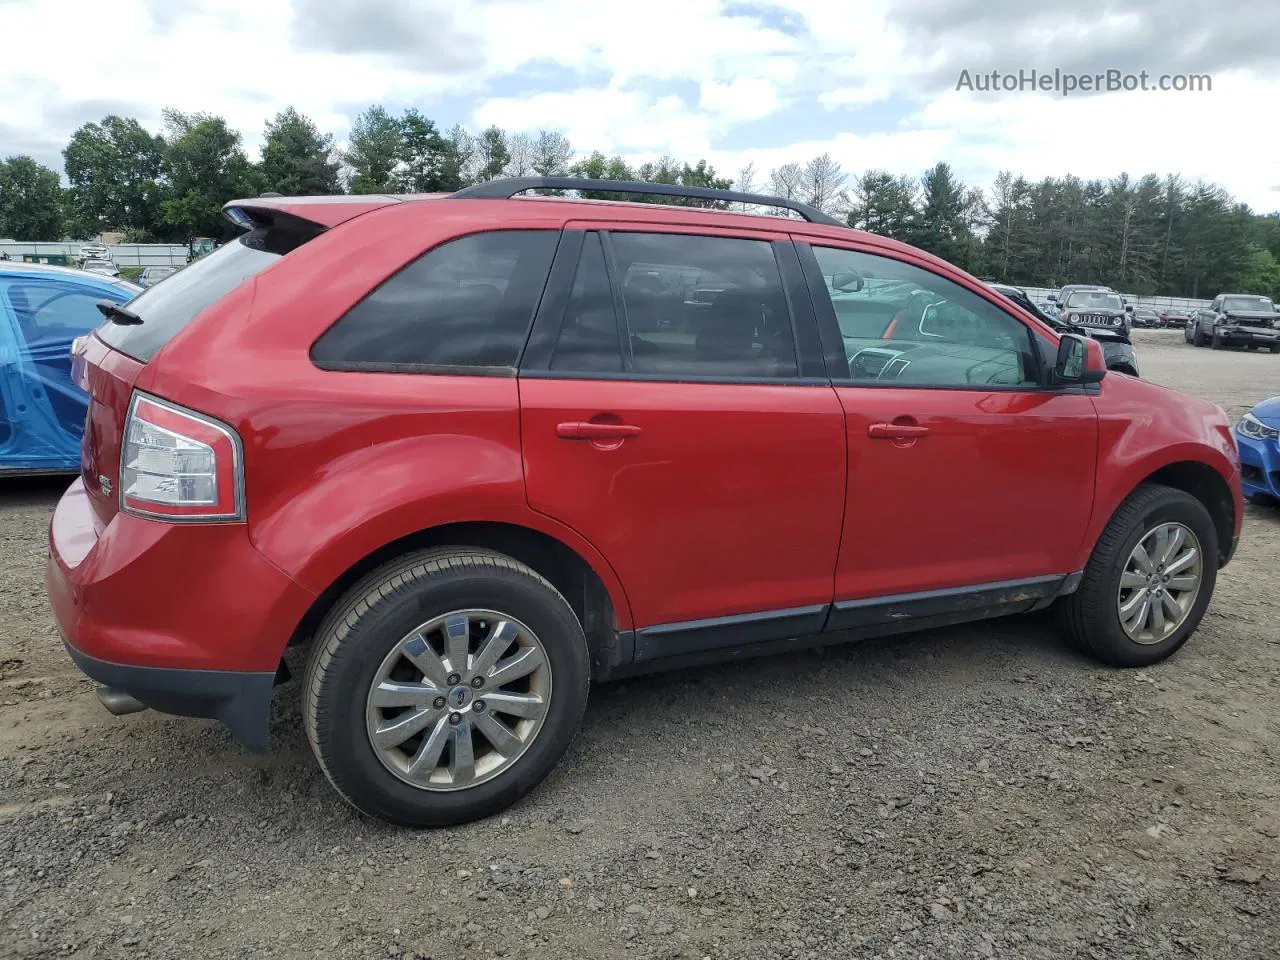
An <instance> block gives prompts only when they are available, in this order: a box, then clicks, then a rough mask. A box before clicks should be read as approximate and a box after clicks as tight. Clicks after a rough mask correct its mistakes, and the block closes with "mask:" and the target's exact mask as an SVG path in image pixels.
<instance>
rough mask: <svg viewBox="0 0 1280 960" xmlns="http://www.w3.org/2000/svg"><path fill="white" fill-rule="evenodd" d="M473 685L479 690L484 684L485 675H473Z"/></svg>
mask: <svg viewBox="0 0 1280 960" xmlns="http://www.w3.org/2000/svg"><path fill="white" fill-rule="evenodd" d="M471 685H472V686H473V687H475V688H476V689H477V690H479V689H480V688H481V687H483V686H484V677H472V679H471Z"/></svg>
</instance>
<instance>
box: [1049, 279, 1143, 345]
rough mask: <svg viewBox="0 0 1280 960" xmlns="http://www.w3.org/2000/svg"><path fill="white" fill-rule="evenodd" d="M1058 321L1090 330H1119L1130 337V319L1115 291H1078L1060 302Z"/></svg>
mask: <svg viewBox="0 0 1280 960" xmlns="http://www.w3.org/2000/svg"><path fill="white" fill-rule="evenodd" d="M1058 319H1059V320H1062V321H1064V322H1066V323H1069V324H1072V325H1073V326H1077V327H1087V328H1088V329H1090V330H1117V331H1119V332H1121V333H1123V334H1124V335H1125V337H1126V338H1127V337H1128V336H1129V317H1128V314H1126V313H1125V310H1124V302H1123V301H1122V300H1121V299H1120V294H1118V293H1116V292H1115V291H1114V290H1104V289H1102V288H1101V287H1099V288H1095V289H1076V290H1073V291H1071V292H1070V293H1068V294H1067V295H1066V297H1065V298H1064V299H1062V300H1060V301H1059V311H1058Z"/></svg>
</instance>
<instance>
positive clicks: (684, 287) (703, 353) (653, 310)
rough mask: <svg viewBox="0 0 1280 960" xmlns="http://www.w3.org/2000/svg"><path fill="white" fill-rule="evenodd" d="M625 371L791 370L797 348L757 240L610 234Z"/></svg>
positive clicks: (726, 373) (774, 266)
mask: <svg viewBox="0 0 1280 960" xmlns="http://www.w3.org/2000/svg"><path fill="white" fill-rule="evenodd" d="M611 242H612V244H613V251H614V259H615V261H616V265H617V271H618V276H619V277H620V278H621V282H622V295H623V300H624V302H625V304H626V311H627V323H628V332H629V336H630V347H631V356H632V369H633V370H634V371H635V372H636V373H645V374H659V375H667V376H673V377H681V376H709V377H734V378H736V377H753V378H754V377H761V378H776V377H794V376H796V346H795V338H794V336H793V333H792V329H791V318H790V314H789V311H788V308H787V298H786V294H785V293H784V292H783V287H782V279H781V276H780V274H779V272H778V263H777V260H776V259H775V258H774V255H773V247H772V246H771V245H770V244H769V243H768V242H767V241H763V240H738V239H733V238H728V237H700V236H688V235H682V234H670V233H617V234H611Z"/></svg>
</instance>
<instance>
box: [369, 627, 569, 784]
mask: <svg viewBox="0 0 1280 960" xmlns="http://www.w3.org/2000/svg"><path fill="white" fill-rule="evenodd" d="M550 702H551V665H550V663H549V661H548V658H547V652H546V649H545V648H544V647H543V645H542V642H541V641H540V640H539V639H538V637H537V635H536V634H535V633H534V632H533V631H532V630H530V629H529V628H528V627H527V626H525V625H524V624H523V623H521V622H520V621H518V620H516V619H515V618H514V617H510V616H507V615H506V614H503V613H499V612H497V611H494V610H456V611H453V612H450V613H446V614H443V615H441V616H438V617H435V618H433V619H431V620H429V621H427V622H426V623H424V624H422V625H421V626H419V627H417V628H415V629H414V630H412V631H410V632H409V633H408V634H407V635H406V636H404V637H403V638H401V640H400V641H399V642H398V643H397V644H396V645H395V646H394V647H393V648H392V649H391V652H390V653H388V654H387V656H386V657H385V658H384V659H383V661H382V663H381V665H380V666H379V667H378V670H377V672H376V673H375V674H374V677H373V682H372V683H371V685H370V687H369V692H368V696H367V700H366V707H365V725H366V729H367V731H368V735H369V742H370V744H371V745H372V746H373V749H374V752H375V753H376V754H377V756H378V759H379V760H380V761H381V762H382V765H383V766H384V767H386V768H387V769H388V770H389V771H391V773H393V774H394V775H395V776H397V777H398V778H400V779H401V780H403V781H404V782H406V783H408V784H411V785H412V786H415V787H418V788H420V789H423V790H440V791H448V790H462V789H466V788H468V787H474V786H477V785H479V784H481V783H484V782H486V781H488V780H492V779H493V778H494V777H497V776H498V775H499V774H501V773H503V772H504V771H505V770H507V769H508V768H509V767H510V766H511V765H512V764H513V763H515V762H516V761H517V760H519V759H520V757H521V756H523V755H524V754H525V752H526V751H527V750H528V749H529V746H530V744H532V743H533V741H534V738H536V737H537V735H538V732H539V731H540V730H541V729H542V724H543V721H544V720H545V719H546V715H547V708H548V706H549V704H550Z"/></svg>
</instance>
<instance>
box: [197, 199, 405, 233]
mask: <svg viewBox="0 0 1280 960" xmlns="http://www.w3.org/2000/svg"><path fill="white" fill-rule="evenodd" d="M405 199H406V198H402V197H395V196H390V195H387V194H371V195H368V196H352V195H339V196H331V197H282V196H279V195H278V194H277V195H263V196H261V197H252V198H245V199H242V200H232V201H230V202H229V203H226V204H223V207H222V215H223V216H224V217H226V218H227V219H228V220H230V221H231V222H232V223H234V224H235V225H236V226H237V227H240V228H242V229H244V230H253V229H257V228H260V227H269V226H272V225H274V224H277V223H279V222H280V221H281V220H282V219H283V218H288V219H289V220H292V221H294V222H295V223H306V224H310V225H313V226H317V227H321V228H328V227H336V226H337V225H338V224H340V223H346V222H347V221H348V220H351V219H353V218H354V217H358V216H360V215H361V214H363V213H368V212H370V211H371V210H377V209H379V208H380V207H385V206H388V205H390V204H393V203H403V202H404V200H405Z"/></svg>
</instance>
